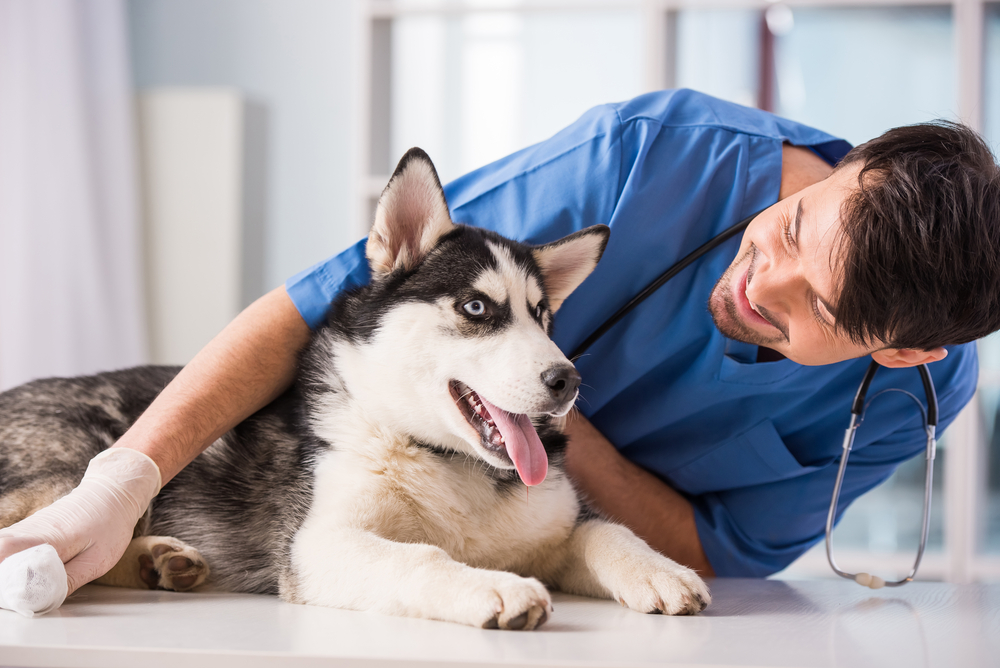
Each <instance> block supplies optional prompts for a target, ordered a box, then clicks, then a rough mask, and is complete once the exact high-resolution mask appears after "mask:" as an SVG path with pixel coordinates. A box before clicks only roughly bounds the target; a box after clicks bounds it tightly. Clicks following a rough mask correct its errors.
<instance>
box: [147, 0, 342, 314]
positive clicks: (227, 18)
mask: <svg viewBox="0 0 1000 668" xmlns="http://www.w3.org/2000/svg"><path fill="white" fill-rule="evenodd" d="M128 6H129V14H130V16H129V32H130V38H131V50H132V66H133V72H134V79H135V83H136V86H137V87H138V88H140V89H142V88H147V87H152V86H157V87H159V86H185V87H190V86H224V87H231V88H235V89H237V90H239V91H241V92H242V93H244V95H245V96H246V98H247V99H248V100H249V101H250V103H251V104H254V105H255V106H256V107H257V108H258V109H260V110H261V111H262V112H263V113H262V120H263V125H264V130H263V131H264V132H265V134H266V151H265V155H264V156H263V159H264V160H265V168H266V175H267V176H266V179H264V184H263V187H264V189H265V192H264V193H263V202H264V204H263V206H264V212H265V216H264V249H263V264H264V266H263V271H262V272H258V273H259V274H260V275H262V279H261V285H260V289H259V290H258V291H257V293H258V294H259V293H261V292H263V291H265V290H268V289H270V288H273V287H276V286H278V285H280V284H282V283H283V282H284V281H285V280H286V279H287V278H288V277H290V276H291V275H292V274H294V273H296V272H298V271H299V270H301V269H304V268H305V267H307V266H308V265H310V264H312V263H314V262H317V261H319V260H321V259H323V258H325V257H327V256H329V255H331V254H333V253H335V252H337V251H339V250H341V249H343V248H345V247H346V246H348V245H349V244H350V243H352V242H353V241H355V239H354V235H355V226H354V225H353V222H354V220H355V215H354V207H355V198H354V196H353V195H354V192H355V185H354V179H355V178H357V177H358V175H356V174H354V173H353V172H354V164H355V160H354V155H355V153H354V151H355V144H354V142H355V139H356V138H355V136H354V135H355V133H354V132H353V131H352V128H353V127H354V126H355V118H354V115H355V108H356V106H357V105H356V99H355V97H356V96H355V92H354V91H355V86H356V85H357V78H356V77H357V75H358V69H359V64H358V63H357V62H356V61H357V58H356V56H355V51H356V49H355V41H354V40H355V39H356V38H357V37H358V35H357V30H356V25H357V24H356V21H357V14H356V12H357V5H356V1H355V0H211V1H209V2H205V1H203V0H129V3H128ZM248 296H249V297H252V296H256V295H252V294H251V295H248Z"/></svg>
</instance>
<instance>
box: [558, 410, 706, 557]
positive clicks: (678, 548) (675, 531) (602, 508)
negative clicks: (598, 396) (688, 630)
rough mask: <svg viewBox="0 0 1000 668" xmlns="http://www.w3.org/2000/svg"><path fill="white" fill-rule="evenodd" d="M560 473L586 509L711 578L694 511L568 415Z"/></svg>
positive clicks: (586, 423) (581, 420) (575, 415)
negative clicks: (563, 472) (588, 506)
mask: <svg viewBox="0 0 1000 668" xmlns="http://www.w3.org/2000/svg"><path fill="white" fill-rule="evenodd" d="M566 434H567V435H568V436H569V440H570V445H569V448H568V449H567V451H566V468H567V470H568V472H569V475H570V477H571V478H572V479H573V482H574V483H576V486H577V488H578V489H579V490H580V491H581V492H583V494H584V495H585V497H586V498H587V500H588V501H589V502H590V504H591V505H592V506H593V507H594V508H595V510H598V511H599V512H601V513H602V514H603V515H604V516H606V517H607V518H608V519H612V520H615V521H618V522H621V523H622V524H624V525H626V526H627V527H629V528H630V529H632V531H634V532H635V533H636V534H637V535H639V536H640V537H641V538H642V539H643V540H645V541H646V542H647V543H649V545H650V546H651V547H652V548H653V549H654V550H657V551H658V552H660V553H662V554H664V555H666V556H668V557H670V558H671V559H673V560H674V561H676V562H678V563H680V564H684V565H685V566H689V567H691V568H693V569H694V570H696V571H698V572H699V573H700V574H701V575H702V576H704V577H711V576H713V575H715V571H714V570H712V565H711V564H709V563H708V558H707V557H706V556H705V550H704V549H702V546H701V540H700V539H699V538H698V529H697V527H696V526H695V521H694V509H693V508H692V507H691V504H690V503H689V502H688V500H687V499H685V498H684V497H683V496H681V495H680V494H679V493H678V492H677V491H676V490H674V489H672V488H671V487H670V486H669V485H667V484H666V483H664V482H663V481H662V480H660V479H659V478H657V477H656V476H655V475H653V474H652V473H650V472H649V471H646V470H645V469H643V468H641V467H639V466H637V465H636V464H633V463H632V462H630V461H628V460H627V459H625V457H623V456H622V455H621V454H620V453H619V452H618V450H617V449H615V446H613V445H612V444H611V443H610V442H609V441H608V439H606V438H605V437H604V435H603V434H602V433H601V432H599V431H598V430H597V429H596V428H595V427H594V426H593V425H592V424H590V422H589V421H588V420H587V419H586V418H585V417H583V416H582V415H580V414H579V413H577V412H576V411H573V412H572V413H570V416H569V419H568V421H567V424H566Z"/></svg>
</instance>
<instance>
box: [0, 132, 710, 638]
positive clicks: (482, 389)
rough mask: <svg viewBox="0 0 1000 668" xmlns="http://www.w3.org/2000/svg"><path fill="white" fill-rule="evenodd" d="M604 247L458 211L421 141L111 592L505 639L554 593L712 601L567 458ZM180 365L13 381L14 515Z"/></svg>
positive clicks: (0, 451)
mask: <svg viewBox="0 0 1000 668" xmlns="http://www.w3.org/2000/svg"><path fill="white" fill-rule="evenodd" d="M607 238H608V229H607V228H606V227H601V226H599V227H592V228H588V229H585V230H582V231H580V232H577V233H575V234H572V235H570V236H568V237H565V238H564V239H561V240H559V241H556V242H553V243H550V244H547V245H544V246H535V247H531V246H527V245H525V244H521V243H517V242H513V241H510V240H508V239H505V238H503V237H500V236H498V235H497V234H494V233H492V232H489V231H485V230H481V229H477V228H472V227H466V226H462V225H456V224H454V223H453V222H452V221H451V218H450V215H449V212H448V207H447V204H446V203H445V199H444V193H443V191H442V189H441V185H440V182H439V181H438V177H437V174H436V172H435V170H434V167H433V165H432V164H431V162H430V160H429V158H427V156H426V154H424V153H423V152H422V151H420V150H419V149H413V150H411V151H410V152H408V153H407V154H406V155H405V156H404V157H403V159H402V161H401V162H400V163H399V166H398V167H397V168H396V172H395V173H394V174H393V177H392V179H391V181H390V182H389V184H388V186H386V189H385V191H384V193H383V194H382V197H381V199H380V201H379V204H378V208H377V213H376V220H375V223H374V227H373V229H372V233H371V236H370V237H369V240H368V245H367V255H368V259H369V263H370V265H371V270H372V281H371V283H370V285H368V286H366V287H363V288H360V289H357V290H354V291H351V292H348V293H347V294H344V295H343V296H341V297H339V298H338V299H337V300H336V301H335V302H334V304H333V306H332V309H331V315H330V317H329V318H328V320H327V322H326V323H325V324H324V325H323V326H322V327H320V328H319V329H318V331H316V332H315V334H314V336H313V339H312V341H311V343H310V345H309V346H308V347H307V349H306V351H305V352H304V353H303V355H302V357H301V362H300V368H299V373H298V377H297V380H296V382H295V384H294V385H293V387H292V388H291V389H290V390H289V391H288V392H286V393H285V394H284V395H283V396H282V397H280V398H279V399H277V400H276V401H275V402H274V403H272V404H271V405H269V406H267V407H266V408H264V409H262V410H261V411H259V412H258V413H257V414H255V415H253V416H252V417H250V418H249V419H247V420H246V421H244V422H243V423H242V424H240V425H239V426H237V427H236V428H235V429H233V430H232V431H230V432H229V433H227V434H226V435H225V436H223V437H222V438H220V439H219V440H218V441H216V442H215V443H213V444H212V445H211V446H210V447H209V448H208V449H207V450H206V451H205V452H204V453H203V454H202V455H201V456H199V457H198V458H197V459H196V460H195V461H194V462H193V463H192V464H191V465H189V466H188V467H187V468H186V469H185V470H184V471H182V472H181V473H180V474H179V475H178V476H177V477H176V478H175V479H174V480H172V481H171V482H170V483H169V484H168V485H166V486H165V487H164V488H163V490H162V491H161V492H160V494H159V495H158V496H157V497H156V498H155V499H153V501H152V503H151V504H150V507H149V510H148V512H147V514H146V515H145V516H144V518H143V519H142V520H141V521H140V522H139V525H138V526H137V527H136V538H135V539H134V540H133V541H132V544H131V545H130V546H129V549H128V551H127V552H126V553H125V556H124V557H123V558H122V559H121V561H120V562H119V563H118V565H117V566H116V567H115V568H114V569H113V570H112V571H111V572H110V573H108V574H107V575H106V576H104V577H103V578H101V579H100V580H98V582H99V583H104V584H112V585H118V586H128V587H140V588H150V587H162V588H166V589H176V590H186V589H191V588H194V587H197V586H199V585H200V584H202V583H203V582H205V581H206V580H207V581H208V582H209V583H211V584H212V585H214V586H215V587H217V588H220V589H224V590H230V591H240V592H258V593H272V594H273V593H276V594H279V595H280V596H281V597H282V598H283V599H285V600H286V601H292V602H296V603H306V604H313V605H325V606H332V607H338V608H349V609H353V610H371V611H377V612H382V613H387V614H393V615H406V616H411V617H424V618H429V619H439V620H447V621H452V622H459V623H462V624H470V625H473V626H480V627H485V628H501V629H532V628H535V627H537V626H539V625H540V624H542V623H543V622H544V621H545V620H546V618H547V616H548V614H549V612H550V611H551V610H552V607H551V599H550V596H549V592H548V590H547V587H551V588H555V589H559V590H561V591H565V592H570V593H575V594H582V595H586V596H594V597H599V598H611V599H615V600H618V601H620V602H621V603H622V604H623V605H627V606H628V607H630V608H632V609H634V610H638V611H640V612H662V613H667V614H691V613H697V612H699V611H700V610H702V609H703V608H704V607H705V605H707V604H708V602H709V600H710V598H709V592H708V589H707V588H706V586H705V584H704V583H703V582H702V580H701V579H700V578H699V577H698V576H697V575H696V574H695V573H694V572H693V571H691V570H690V569H688V568H685V567H683V566H681V565H679V564H677V563H675V562H673V561H671V560H670V559H668V558H666V557H664V556H662V555H660V554H658V553H657V552H655V551H654V550H653V549H651V548H650V547H648V546H647V545H646V544H645V543H644V542H643V541H642V540H640V539H639V538H637V537H636V536H635V534H633V533H632V532H631V531H630V530H628V529H627V528H625V527H623V526H621V525H618V524H614V523H611V522H607V521H605V520H603V519H601V518H599V517H597V516H595V515H594V514H593V513H591V512H589V511H588V510H586V508H585V507H584V506H583V505H582V504H581V501H580V500H579V498H578V495H577V494H576V492H575V491H574V489H573V486H572V484H571V483H570V481H569V480H568V479H567V476H566V474H565V472H564V470H563V453H564V449H565V446H566V439H565V437H564V436H563V435H562V433H561V431H560V426H561V424H562V420H563V419H564V417H565V416H566V414H567V413H568V412H569V410H570V409H571V408H572V406H573V403H574V401H575V400H576V396H577V388H578V386H579V382H580V377H579V375H578V374H577V372H576V370H575V369H574V368H573V366H572V365H571V364H570V363H569V361H568V360H567V359H566V357H565V356H564V355H563V354H562V353H561V352H560V351H559V349H558V348H557V347H556V346H555V344H554V343H552V341H551V339H550V338H549V334H550V332H551V328H552V314H553V313H554V312H555V311H556V310H557V309H558V308H559V306H560V304H562V302H563V300H564V299H566V297H567V296H568V295H569V294H570V293H571V292H572V291H573V290H574V289H575V288H576V287H577V286H578V285H579V284H580V283H581V282H582V281H583V280H584V279H585V278H586V277H587V275H588V274H589V273H590V272H591V271H592V270H593V269H594V267H595V265H596V264H597V261H598V260H599V259H600V256H601V254H602V252H603V250H604V246H605V244H606V242H607ZM176 371H177V369H174V368H166V367H142V368H137V369H130V370H125V371H118V372H111V373H104V374H100V375H97V376H92V377H85V378H74V379H50V380H41V381H35V382H32V383H29V384H27V385H23V386H21V387H19V388H15V389H13V390H10V391H8V392H6V393H3V394H0V527H3V526H9V525H10V524H12V523H14V522H16V521H18V520H20V519H22V518H23V517H25V516H27V515H29V514H31V513H32V512H34V511H35V510H37V509H38V508H40V507H42V506H44V505H47V504H48V503H50V502H51V501H53V500H55V499H56V498H58V497H60V496H62V495H64V494H66V493H67V492H69V490H70V489H72V488H73V487H74V486H75V485H76V484H77V482H78V481H79V479H80V478H81V476H82V475H83V471H84V469H85V468H86V466H87V462H88V461H89V460H90V458H91V457H93V456H94V455H96V454H97V453H98V452H100V451H101V450H102V449H104V448H107V447H108V446H110V445H111V444H112V443H114V442H115V440H116V439H118V438H119V437H120V436H121V435H122V434H123V433H124V431H125V430H126V429H127V428H128V427H129V425H130V424H131V423H132V422H133V421H134V420H135V419H136V418H137V417H138V416H139V414H140V413H141V412H142V411H143V410H144V409H145V407H146V406H147V405H148V404H149V403H150V402H151V401H152V399H153V398H154V397H155V396H156V394H157V393H158V392H159V391H160V390H161V389H162V388H163V387H164V386H165V385H166V384H167V383H168V382H169V381H170V379H171V378H172V377H173V376H174V374H175V373H176ZM526 485H529V486H530V487H531V489H530V494H529V492H528V487H526ZM209 565H210V566H211V572H210V573H209Z"/></svg>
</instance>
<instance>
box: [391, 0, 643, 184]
mask: <svg viewBox="0 0 1000 668" xmlns="http://www.w3.org/2000/svg"><path fill="white" fill-rule="evenodd" d="M641 45H642V40H641V23H640V15H639V12H638V11H635V10H628V9H626V10H623V11H615V10H599V11H597V10H595V11H575V12H559V11H532V12H522V13H518V12H507V11H497V12H494V11H489V12H486V11H478V12H468V13H455V14H445V15H442V16H436V15H425V14H412V15H411V14H403V15H402V16H400V17H399V18H397V19H396V20H395V21H394V22H393V26H392V53H393V59H392V72H393V77H392V98H393V110H392V119H391V123H392V126H391V127H392V131H391V132H392V140H391V152H392V155H393V160H392V161H391V163H394V162H395V158H397V157H398V156H400V155H402V154H403V152H404V151H406V149H407V148H409V147H411V146H421V147H422V148H424V149H425V150H426V151H427V152H428V154H430V156H431V158H432V159H433V160H434V161H435V164H436V165H437V167H438V170H439V171H440V173H441V179H442V181H445V182H447V181H449V180H451V179H453V178H455V177H457V176H460V175H462V174H464V173H466V172H468V171H470V170H472V169H476V168H477V167H481V166H482V165H485V164H487V163H489V162H491V161H493V160H496V159H498V158H502V157H503V156H505V155H508V154H510V153H513V152H514V151H517V150H519V149H521V148H524V147H525V146H528V145H530V144H534V143H536V142H539V141H541V140H543V139H546V138H548V137H549V136H551V135H553V134H555V133H556V132H558V131H559V130H561V129H562V128H564V127H566V126H567V125H569V124H570V123H572V122H573V121H574V120H576V119H577V118H578V117H579V116H580V115H581V114H582V113H583V112H585V111H586V110H587V109H589V108H590V107H593V106H595V105H598V104H601V103H605V102H614V101H619V100H626V99H629V98H631V97H634V96H635V95H638V94H639V93H641V92H642V88H641V78H642V67H641V65H642V63H641V53H640V51H641Z"/></svg>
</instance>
